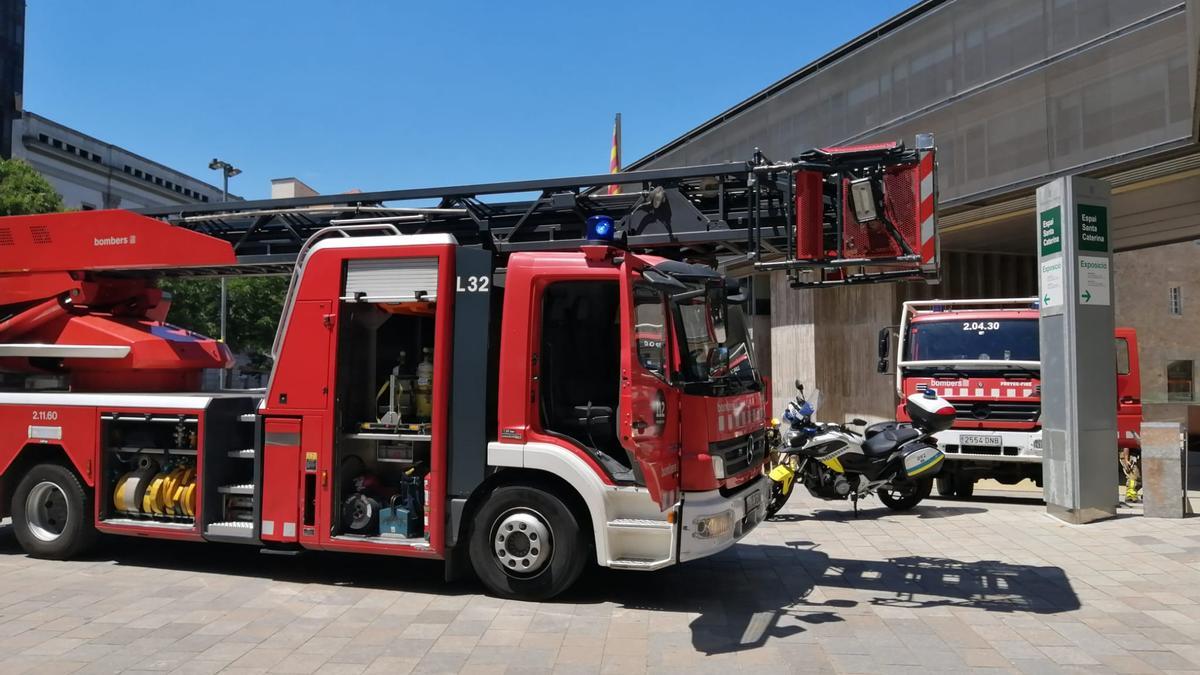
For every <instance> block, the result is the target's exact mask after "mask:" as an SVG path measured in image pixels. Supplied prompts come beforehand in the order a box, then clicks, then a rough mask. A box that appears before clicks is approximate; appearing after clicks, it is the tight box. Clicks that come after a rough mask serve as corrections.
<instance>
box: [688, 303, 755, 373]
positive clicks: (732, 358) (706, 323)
mask: <svg viewBox="0 0 1200 675" xmlns="http://www.w3.org/2000/svg"><path fill="white" fill-rule="evenodd" d="M694 286H695V287H694V288H693V289H692V290H690V291H688V292H684V293H676V294H674V297H673V298H672V302H671V305H672V307H673V310H674V313H675V321H676V325H677V326H678V334H679V338H680V339H679V356H680V368H679V373H678V377H679V380H680V381H681V382H685V383H704V382H707V383H720V384H721V385H723V386H724V387H726V388H727V387H728V385H731V384H737V383H743V384H754V383H756V382H757V380H758V376H757V373H756V371H755V369H754V351H753V346H752V344H753V343H752V341H751V339H750V331H749V329H748V328H747V323H746V320H745V316H744V314H743V312H742V309H741V307H740V306H738V305H734V306H730V305H729V304H728V303H727V302H726V301H725V295H724V289H723V287H722V285H720V284H707V285H705V286H703V287H701V286H700V285H694ZM720 349H723V350H724V352H723V355H725V356H727V358H728V361H727V362H726V360H725V359H724V358H720V356H721V355H722V354H721V353H719V352H718V350H720Z"/></svg>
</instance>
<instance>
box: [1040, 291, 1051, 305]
mask: <svg viewBox="0 0 1200 675" xmlns="http://www.w3.org/2000/svg"><path fill="white" fill-rule="evenodd" d="M1042 303H1043V304H1046V305H1048V304H1050V294H1049V293H1047V294H1046V296H1045V297H1043V298H1042Z"/></svg>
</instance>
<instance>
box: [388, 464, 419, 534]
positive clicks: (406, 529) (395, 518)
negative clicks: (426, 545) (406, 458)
mask: <svg viewBox="0 0 1200 675" xmlns="http://www.w3.org/2000/svg"><path fill="white" fill-rule="evenodd" d="M423 490H424V487H423V486H422V484H421V479H420V478H419V477H416V476H405V477H404V478H403V479H402V480H401V482H400V491H399V492H397V493H396V494H395V495H393V496H392V500H391V503H390V504H389V505H388V506H386V507H384V508H382V509H380V510H379V534H380V535H384V536H387V535H391V536H395V537H404V538H405V539H416V538H418V537H421V536H423V535H424V534H425V532H424V529H423V527H422V526H423V521H424V517H425V505H424V504H423V503H422V502H423V497H424V493H423Z"/></svg>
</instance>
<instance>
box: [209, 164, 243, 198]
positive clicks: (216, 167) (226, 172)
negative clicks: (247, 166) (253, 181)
mask: <svg viewBox="0 0 1200 675" xmlns="http://www.w3.org/2000/svg"><path fill="white" fill-rule="evenodd" d="M208 168H210V169H212V170H213V171H220V172H221V176H222V177H223V178H224V180H223V181H222V183H221V201H223V202H227V201H229V179H230V178H233V177H234V176H236V175H238V174H239V173H241V172H242V170H241V169H238V168H236V167H234V166H233V165H232V164H230V163H229V162H223V161H221V160H219V159H217V158H216V157H213V161H211V162H209V163H208Z"/></svg>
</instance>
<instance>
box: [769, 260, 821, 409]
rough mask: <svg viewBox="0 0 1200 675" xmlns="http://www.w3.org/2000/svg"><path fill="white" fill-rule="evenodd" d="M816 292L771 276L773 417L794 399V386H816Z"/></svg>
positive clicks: (779, 274) (780, 275)
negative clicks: (800, 384)
mask: <svg viewBox="0 0 1200 675" xmlns="http://www.w3.org/2000/svg"><path fill="white" fill-rule="evenodd" d="M815 293H816V292H815V291H802V290H796V289H792V288H790V287H788V281H787V275H786V274H784V273H783V272H772V273H771V371H770V372H771V401H772V411H771V414H772V415H774V416H775V417H779V416H780V415H782V414H783V409H784V408H785V407H786V406H787V402H788V401H790V400H791V398H792V396H794V395H795V391H796V390H795V387H794V386H793V382H795V380H797V379H799V380H800V381H801V382H803V383H804V386H805V388H806V389H812V388H813V387H814V386H816V383H817V368H816V362H817V358H816V326H815V325H814V323H813V317H814V313H815V309H816V308H815V307H814V305H813V302H814V294H815Z"/></svg>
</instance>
